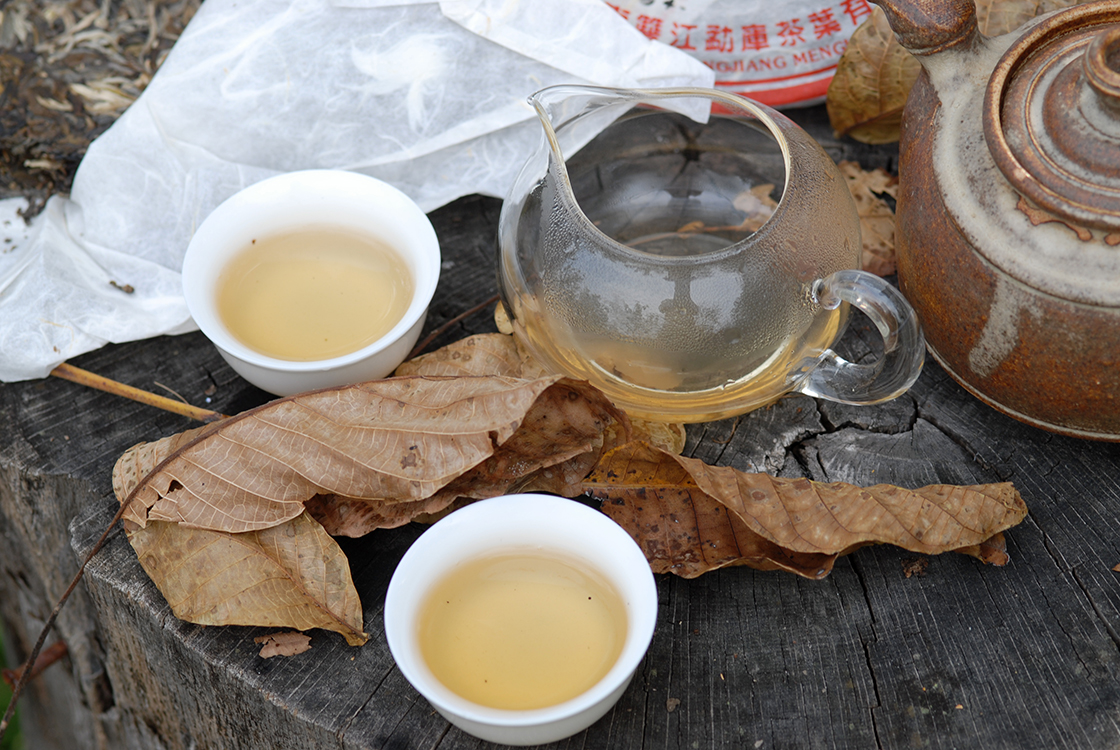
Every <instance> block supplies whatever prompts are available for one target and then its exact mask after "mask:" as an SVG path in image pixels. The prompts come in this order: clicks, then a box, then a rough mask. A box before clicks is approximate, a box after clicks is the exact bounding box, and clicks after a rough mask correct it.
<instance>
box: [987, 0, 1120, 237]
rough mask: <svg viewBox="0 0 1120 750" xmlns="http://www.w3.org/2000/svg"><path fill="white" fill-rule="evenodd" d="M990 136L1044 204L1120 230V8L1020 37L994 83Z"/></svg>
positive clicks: (1088, 10) (1009, 171)
mask: <svg viewBox="0 0 1120 750" xmlns="http://www.w3.org/2000/svg"><path fill="white" fill-rule="evenodd" d="M984 136H985V139H986V140H987V143H988V149H989V150H990V151H991V153H992V157H993V159H994V160H995V162H996V164H997V165H998V166H999V168H1000V170H1001V171H1002V172H1003V174H1004V176H1005V177H1006V178H1007V179H1008V181H1009V182H1010V183H1011V184H1012V185H1013V186H1014V187H1015V188H1016V189H1017V190H1018V191H1019V192H1020V193H1021V194H1023V195H1024V196H1026V197H1027V198H1029V199H1030V200H1031V201H1033V202H1034V203H1035V204H1037V205H1038V206H1040V207H1041V208H1043V209H1046V210H1047V211H1050V212H1051V213H1053V214H1055V215H1057V216H1061V217H1063V218H1066V219H1068V220H1069V221H1070V222H1071V223H1074V224H1079V225H1081V226H1087V227H1096V228H1099V229H1105V230H1109V231H1113V232H1115V231H1117V230H1120V2H1117V1H1116V0H1109V1H1107V2H1098V3H1091V4H1088V5H1082V6H1076V7H1073V8H1069V9H1067V10H1065V11H1061V12H1059V13H1057V14H1055V15H1053V16H1050V17H1048V18H1047V19H1045V20H1044V21H1042V22H1041V23H1039V24H1037V25H1036V26H1033V27H1032V28H1031V29H1030V30H1029V31H1028V32H1027V33H1025V34H1024V35H1023V36H1022V37H1020V38H1019V39H1018V40H1017V41H1016V42H1015V43H1014V44H1013V45H1012V46H1011V47H1010V48H1009V49H1008V50H1007V52H1006V53H1005V54H1004V56H1003V57H1002V58H1001V59H1000V61H999V63H998V64H997V65H996V68H995V70H994V71H993V73H992V76H991V78H990V79H989V83H988V89H987V92H986V96H985V101H984Z"/></svg>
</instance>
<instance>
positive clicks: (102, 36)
mask: <svg viewBox="0 0 1120 750" xmlns="http://www.w3.org/2000/svg"><path fill="white" fill-rule="evenodd" d="M200 2H201V0H147V1H145V0H104V1H100V0H7V1H5V0H0V198H6V197H12V196H17V195H22V196H25V197H27V198H30V199H31V200H32V201H33V203H35V204H41V203H42V201H44V200H46V198H47V196H49V195H51V194H53V193H66V192H68V191H69V189H70V183H71V181H72V179H73V177H74V170H75V169H76V168H77V166H78V162H79V161H81V158H82V156H83V155H84V154H85V151H86V148H87V147H88V146H89V143H90V141H92V140H93V139H94V138H96V137H97V136H98V135H99V134H100V133H102V132H103V131H104V130H105V129H106V128H108V127H109V126H110V125H111V124H112V123H113V121H114V120H116V118H117V117H119V116H120V114H121V113H122V112H123V111H124V110H125V109H126V108H127V107H128V105H129V104H131V103H132V102H133V101H134V100H135V99H136V97H137V96H139V94H140V92H141V91H143V90H144V87H145V86H147V84H148V82H149V81H151V79H152V75H153V74H154V73H155V71H156V69H158V68H159V66H160V63H162V62H163V59H164V57H165V56H166V55H167V53H168V51H169V50H170V49H171V46H172V45H173V44H174V43H175V40H176V39H178V38H179V34H181V33H182V31H183V28H184V27H185V26H186V24H187V22H188V21H189V20H190V19H191V17H192V16H193V15H194V13H195V11H196V10H197V9H198V6H199V3H200Z"/></svg>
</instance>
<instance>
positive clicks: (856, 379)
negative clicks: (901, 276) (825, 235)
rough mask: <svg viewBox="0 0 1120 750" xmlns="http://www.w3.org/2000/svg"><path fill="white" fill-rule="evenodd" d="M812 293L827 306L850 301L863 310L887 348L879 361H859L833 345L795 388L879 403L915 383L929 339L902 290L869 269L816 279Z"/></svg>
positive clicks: (851, 400)
mask: <svg viewBox="0 0 1120 750" xmlns="http://www.w3.org/2000/svg"><path fill="white" fill-rule="evenodd" d="M813 297H814V299H815V300H816V301H817V303H818V304H820V305H821V306H822V307H824V308H825V309H827V310H834V309H836V308H837V307H839V306H840V303H841V302H847V303H849V304H850V305H852V306H853V307H855V308H857V309H859V310H860V311H862V312H863V313H864V314H865V315H866V316H867V317H868V318H870V319H871V321H872V322H873V323H874V324H875V327H876V328H878V329H879V333H880V334H881V335H882V337H883V348H884V351H883V356H882V357H880V358H879V359H878V360H876V361H875V362H871V363H868V364H856V363H854V362H849V361H848V360H846V359H844V358H843V357H841V356H840V355H838V354H837V353H836V352H834V351H832V350H831V349H829V350H827V351H825V353H824V354H822V355H821V356H820V358H819V359H818V360H817V365H816V367H814V368H813V369H812V370H811V371H810V372H809V375H808V376H807V377H806V378H805V379H804V380H802V381H801V383H800V384H799V385H798V386H797V387H796V388H794V390H795V391H799V392H801V393H804V394H805V395H807V396H814V397H817V398H824V399H828V400H830V401H839V402H841V403H845V404H877V403H880V402H882V401H889V400H890V399H892V398H894V397H895V396H899V395H901V394H902V393H905V392H906V390H907V389H908V388H909V387H910V386H911V385H913V384H914V381H915V380H917V379H918V375H919V374H921V372H922V364H923V363H924V362H925V352H926V346H925V338H924V337H923V336H922V330H921V328H920V327H919V326H918V316H917V315H916V314H915V313H914V309H913V308H912V307H910V303H909V302H907V301H906V298H905V297H903V296H902V294H901V292H899V291H898V290H897V289H895V288H894V287H893V286H891V284H889V283H888V282H886V281H883V280H882V279H881V278H879V277H878V276H875V275H874V274H870V273H866V272H865V271H837V272H836V273H834V274H832V275H831V276H827V277H825V278H823V279H818V280H817V281H816V282H815V283H814V284H813Z"/></svg>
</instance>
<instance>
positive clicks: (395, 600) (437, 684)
mask: <svg viewBox="0 0 1120 750" xmlns="http://www.w3.org/2000/svg"><path fill="white" fill-rule="evenodd" d="M656 617H657V589H656V586H655V584H654V581H653V574H652V573H651V571H650V567H649V563H648V562H647V561H646V558H645V556H644V555H643V554H642V552H641V550H640V549H639V548H638V546H637V544H636V543H635V542H634V540H633V539H632V538H631V537H630V536H629V534H627V533H626V532H625V531H624V530H623V529H622V527H620V526H618V525H617V524H615V523H614V521H611V520H610V519H609V518H607V517H606V516H605V515H603V514H602V513H600V512H598V511H596V510H593V509H592V508H590V507H588V506H586V505H583V504H581V503H579V502H577V501H573V500H567V499H564V498H558V497H554V496H549V495H537V494H522V495H508V496H505V497H498V498H492V499H489V500H482V501H479V502H476V503H474V504H472V505H469V506H467V507H465V508H462V509H460V510H457V511H455V512H454V513H452V514H451V515H449V516H447V517H446V518H444V519H442V520H440V521H439V522H437V523H436V524H435V525H433V526H432V527H431V528H430V529H428V530H427V531H426V532H425V533H424V534H423V535H422V536H421V537H420V538H419V539H418V540H417V541H416V542H415V543H413V545H412V547H411V548H410V549H409V550H408V552H407V553H406V554H405V556H404V558H403V559H402V560H401V562H400V564H399V565H398V566H397V569H396V571H395V572H394V573H393V578H392V581H391V582H390V584H389V591H388V593H387V594H386V597H385V635H386V638H387V640H388V642H389V649H390V650H391V651H392V653H393V658H394V659H396V661H397V665H398V666H399V667H400V669H401V672H402V673H403V674H404V676H405V677H406V678H407V679H408V681H409V682H410V683H411V684H412V685H413V686H414V687H415V688H416V690H417V691H418V692H420V693H421V694H422V695H423V696H424V697H425V698H427V699H428V701H429V702H430V703H431V704H432V706H433V707H434V708H435V709H436V710H437V711H439V712H440V713H441V714H442V715H443V716H444V717H445V718H447V719H448V721H450V722H451V723H453V724H455V725H456V726H458V727H460V728H461V729H463V730H464V731H466V732H468V733H470V734H472V735H474V736H476V737H479V738H481V739H485V740H489V741H491V742H497V743H501V744H508V745H536V744H542V743H546V742H553V741H556V740H559V739H562V738H564V737H567V736H569V735H572V734H575V733H576V732H579V731H580V730H582V729H584V728H586V727H588V726H590V725H591V724H592V723H594V722H595V721H596V720H598V719H599V718H600V717H601V716H602V715H603V714H605V713H606V712H607V711H608V710H610V708H611V706H613V705H614V703H615V702H616V701H617V700H618V698H619V697H620V696H621V695H622V693H623V691H624V690H625V689H626V686H627V685H628V684H629V682H630V679H631V677H632V676H633V674H634V671H635V669H636V668H637V666H638V664H639V663H640V661H641V659H642V658H643V656H644V654H645V652H646V649H647V648H648V647H649V643H650V639H651V638H652V636H653V628H654V624H655V621H656Z"/></svg>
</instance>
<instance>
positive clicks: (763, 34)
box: [606, 0, 874, 107]
mask: <svg viewBox="0 0 1120 750" xmlns="http://www.w3.org/2000/svg"><path fill="white" fill-rule="evenodd" d="M606 2H607V3H608V4H609V5H611V6H612V7H614V8H615V10H617V11H618V13H619V15H621V16H622V17H623V18H625V19H626V20H627V21H629V22H630V23H631V24H632V25H633V26H634V28H636V29H638V30H639V31H641V32H642V33H643V34H645V35H646V36H648V37H649V38H650V39H656V40H658V41H661V42H665V43H666V44H668V45H671V46H672V47H675V48H676V49H679V50H681V51H682V52H686V53H688V54H689V55H691V56H693V57H695V58H696V59H697V60H702V61H703V62H704V64H705V65H707V66H709V67H710V68H712V70H714V71H715V74H716V85H717V86H718V87H719V88H720V89H721V90H723V91H729V92H732V93H735V94H742V95H743V96H747V97H750V98H751V99H754V100H755V101H758V102H762V103H763V104H768V105H770V106H772V107H804V106H808V105H810V104H817V103H820V102H822V101H824V97H825V94H826V93H828V85H829V83H831V82H832V77H833V74H835V73H836V65H837V63H838V62H839V61H840V56H841V55H842V54H843V53H844V50H846V49H847V47H848V40H849V38H850V37H851V36H852V34H853V33H854V32H855V30H856V29H857V28H858V27H859V26H860V25H861V24H862V23H863V22H864V21H866V20H867V19H868V18H870V17H871V12H872V10H874V6H873V5H872V4H871V3H870V2H869V0H841V1H840V2H827V1H826V0H783V2H778V3H775V2H768V0H606Z"/></svg>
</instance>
